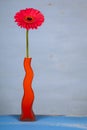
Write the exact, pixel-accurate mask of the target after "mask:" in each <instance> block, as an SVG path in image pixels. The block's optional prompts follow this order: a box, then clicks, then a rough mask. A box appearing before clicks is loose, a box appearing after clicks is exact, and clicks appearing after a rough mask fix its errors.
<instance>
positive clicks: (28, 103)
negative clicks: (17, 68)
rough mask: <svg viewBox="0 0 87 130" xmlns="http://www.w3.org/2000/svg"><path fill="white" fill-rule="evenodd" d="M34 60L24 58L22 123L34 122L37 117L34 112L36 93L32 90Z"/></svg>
mask: <svg viewBox="0 0 87 130" xmlns="http://www.w3.org/2000/svg"><path fill="white" fill-rule="evenodd" d="M31 60H32V58H24V69H25V72H26V73H25V78H24V81H23V88H24V95H23V99H22V103H21V109H22V114H21V117H20V120H21V121H34V120H35V115H34V112H33V110H32V107H33V101H34V92H33V89H32V80H33V76H34V73H33V70H32V67H31Z"/></svg>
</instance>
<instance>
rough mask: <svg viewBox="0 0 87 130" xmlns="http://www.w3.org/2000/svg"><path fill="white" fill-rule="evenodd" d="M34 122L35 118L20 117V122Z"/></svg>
mask: <svg viewBox="0 0 87 130" xmlns="http://www.w3.org/2000/svg"><path fill="white" fill-rule="evenodd" d="M35 120H36V119H35V117H32V118H30V117H25V116H21V117H20V121H29V122H33V121H35Z"/></svg>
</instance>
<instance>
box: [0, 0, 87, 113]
mask: <svg viewBox="0 0 87 130" xmlns="http://www.w3.org/2000/svg"><path fill="white" fill-rule="evenodd" d="M26 7H33V8H36V9H39V10H40V11H41V12H42V13H43V14H44V15H45V22H44V24H43V26H41V27H40V28H39V29H38V30H31V31H30V36H29V38H30V39H29V40H30V54H31V57H32V67H33V70H34V73H35V76H34V80H33V89H34V92H35V101H34V112H35V113H36V114H55V115H87V0H43V1H41V0H38V1H36V0H32V1H29V0H26V1H25V0H21V1H20V0H14V1H12V0H6V1H5V0H0V114H20V113H21V108H20V107H21V106H20V105H21V99H22V95H23V88H22V82H23V78H24V69H23V59H24V57H25V30H24V29H20V28H19V27H18V26H17V25H16V23H14V18H13V17H14V15H15V13H16V12H17V11H19V10H20V9H25V8H26Z"/></svg>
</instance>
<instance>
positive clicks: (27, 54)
mask: <svg viewBox="0 0 87 130" xmlns="http://www.w3.org/2000/svg"><path fill="white" fill-rule="evenodd" d="M28 47H29V43H28V30H26V57H27V58H28V57H29V49H28Z"/></svg>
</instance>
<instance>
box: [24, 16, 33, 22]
mask: <svg viewBox="0 0 87 130" xmlns="http://www.w3.org/2000/svg"><path fill="white" fill-rule="evenodd" d="M33 20H34V19H33V18H32V17H25V21H26V22H27V23H32V22H33Z"/></svg>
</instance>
